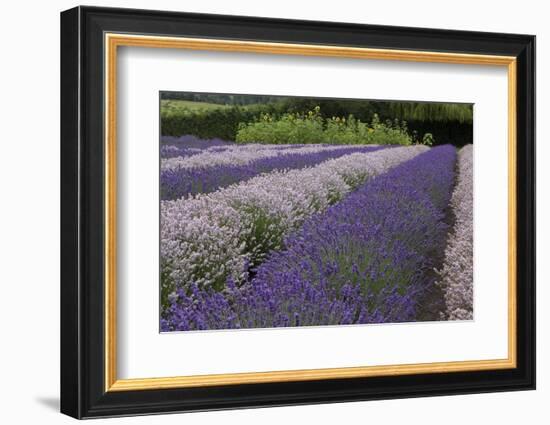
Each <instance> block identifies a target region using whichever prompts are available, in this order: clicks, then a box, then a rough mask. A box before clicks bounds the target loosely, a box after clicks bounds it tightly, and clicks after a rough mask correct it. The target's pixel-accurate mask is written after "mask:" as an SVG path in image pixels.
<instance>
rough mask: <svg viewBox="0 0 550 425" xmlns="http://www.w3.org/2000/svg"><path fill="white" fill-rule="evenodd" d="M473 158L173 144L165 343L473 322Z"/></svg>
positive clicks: (165, 220) (213, 141) (168, 173)
mask: <svg viewBox="0 0 550 425" xmlns="http://www.w3.org/2000/svg"><path fill="white" fill-rule="evenodd" d="M240 128H244V127H240ZM327 128H328V127H327ZM373 128H375V127H374V126H373ZM247 131H251V130H250V129H247ZM369 131H371V130H369ZM472 151H473V149H472V145H466V146H465V147H462V148H456V147H454V146H452V145H449V144H447V145H445V144H443V145H439V146H434V147H430V146H427V145H425V144H420V143H400V144H391V143H385V144H375V143H368V144H358V143H350V144H346V143H338V144H331V143H309V142H308V143H288V144H284V143H253V142H247V143H235V142H230V141H224V140H222V139H220V138H210V139H208V138H199V137H196V136H181V137H174V136H164V137H163V138H162V140H161V151H160V155H161V164H160V193H161V205H160V214H161V223H160V224H161V226H160V227H161V234H160V250H161V256H160V260H161V270H160V274H161V325H160V326H161V331H163V332H170V331H188V330H209V329H239V328H269V327H286V326H320V325H342V324H368V323H396V322H414V321H428V320H430V321H432V320H470V319H472V318H473V282H472V280H473V269H472V250H473V231H472V228H473V197H472V185H473V181H472V180H473V172H472Z"/></svg>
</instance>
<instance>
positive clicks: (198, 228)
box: [160, 146, 429, 303]
mask: <svg viewBox="0 0 550 425" xmlns="http://www.w3.org/2000/svg"><path fill="white" fill-rule="evenodd" d="M427 150H429V148H427V147H425V146H411V147H396V148H392V149H383V150H379V151H376V152H370V153H352V154H349V155H346V156H343V157H340V158H337V159H330V160H327V161H325V162H322V163H321V164H318V165H316V166H314V167H311V168H304V169H298V170H284V171H274V172H271V173H268V174H264V175H260V176H257V177H254V178H252V179H250V180H247V181H245V182H241V183H239V184H235V185H232V186H229V187H227V188H224V189H220V190H218V191H216V192H213V193H210V194H199V195H197V196H194V197H191V198H181V199H178V200H173V201H161V241H160V245H161V285H162V295H163V297H162V298H163V303H166V302H167V299H168V295H169V294H171V293H173V292H174V291H175V290H176V289H177V288H182V289H184V290H188V289H189V288H190V287H191V286H192V285H197V286H198V287H199V288H207V287H212V288H214V289H215V290H222V289H224V287H225V285H226V282H227V280H228V279H232V280H233V281H235V282H236V283H239V284H240V283H242V282H246V281H247V280H248V277H249V272H250V271H251V270H253V269H254V268H256V267H257V266H258V265H259V264H260V263H261V262H262V261H263V260H264V259H265V256H266V255H267V254H268V253H269V252H271V251H273V250H277V249H280V248H281V247H282V242H283V238H284V237H285V236H286V235H288V234H289V233H290V232H292V231H295V230H297V229H298V228H299V227H300V226H301V225H302V224H303V223H304V222H305V221H306V220H307V219H308V218H310V217H311V216H312V215H314V214H315V213H319V212H323V211H325V210H326V209H327V208H328V207H329V206H330V205H333V204H335V203H336V202H337V201H340V200H342V199H343V198H344V197H345V196H346V195H347V194H348V193H350V192H351V191H352V190H354V189H355V188H357V187H359V186H360V185H362V184H363V183H364V182H365V181H367V179H368V178H370V177H373V176H376V175H379V174H381V173H384V172H386V171H388V170H390V169H391V168H393V167H394V166H396V165H398V164H400V163H402V162H404V161H407V160H410V159H411V158H413V157H415V156H416V155H418V154H420V153H422V152H425V151H427Z"/></svg>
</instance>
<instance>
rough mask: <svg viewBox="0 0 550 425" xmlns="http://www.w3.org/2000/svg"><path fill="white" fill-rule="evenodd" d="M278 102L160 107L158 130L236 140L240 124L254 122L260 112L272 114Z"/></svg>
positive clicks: (175, 133)
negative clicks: (246, 104) (213, 106)
mask: <svg viewBox="0 0 550 425" xmlns="http://www.w3.org/2000/svg"><path fill="white" fill-rule="evenodd" d="M276 110H277V105H275V104H262V105H249V106H237V105H235V106H226V107H223V106H222V107H219V108H205V109H198V108H185V107H179V108H163V109H161V116H160V119H161V131H162V134H163V135H164V136H181V135H183V134H192V135H194V136H197V137H200V138H203V139H212V138H216V137H218V138H220V139H225V140H235V137H236V136H237V131H238V129H239V123H242V122H250V121H255V120H256V119H257V117H258V115H260V114H262V113H275V112H276Z"/></svg>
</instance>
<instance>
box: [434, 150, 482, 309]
mask: <svg viewBox="0 0 550 425" xmlns="http://www.w3.org/2000/svg"><path fill="white" fill-rule="evenodd" d="M472 154H473V146H472V145H467V146H465V147H464V148H462V149H461V150H460V152H459V153H458V176H457V184H456V186H455V189H454V191H453V194H452V197H451V207H452V209H453V212H454V215H455V224H454V227H453V230H452V232H451V234H450V235H449V239H448V242H447V247H446V248H445V260H444V263H443V268H442V269H441V270H440V271H439V274H440V276H441V279H440V281H439V285H440V286H441V288H442V289H443V292H444V297H445V304H446V312H445V314H444V317H445V318H447V319H449V320H471V319H472V318H473V203H474V198H473V191H472V189H473V155H472Z"/></svg>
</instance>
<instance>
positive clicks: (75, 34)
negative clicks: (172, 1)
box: [61, 7, 535, 418]
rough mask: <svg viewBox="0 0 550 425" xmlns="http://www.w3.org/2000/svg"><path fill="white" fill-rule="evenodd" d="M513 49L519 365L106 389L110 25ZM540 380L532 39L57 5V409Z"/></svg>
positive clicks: (162, 406) (171, 408) (492, 51)
mask: <svg viewBox="0 0 550 425" xmlns="http://www.w3.org/2000/svg"><path fill="white" fill-rule="evenodd" d="M105 32H117V33H132V34H136V33H137V34H154V35H167V36H178V37H180V36H185V37H197V38H215V39H232V40H258V41H265V42H276V43H308V44H321V45H331V46H348V47H349V46H352V47H370V48H381V49H400V50H422V51H433V52H450V53H474V54H486V55H507V56H514V57H516V58H517V170H516V171H517V282H518V285H517V312H516V313H517V339H516V341H517V367H516V368H514V369H504V370H484V371H473V372H452V373H429V374H425V373H423V374H415V375H404V376H383V377H370V378H346V379H327V380H317V381H300V382H273V383H260V384H243V385H226V386H210V387H194V388H172V389H157V390H142V391H118V392H106V391H105V382H104V380H105V373H104V371H105V360H104V358H105V357H104V354H105V342H104V332H105V326H104V313H105V311H104V309H105V304H104V297H105V293H104V286H103V280H104V270H105V264H104V262H105V260H104V232H103V229H104V226H105V220H104V214H103V211H104V207H105V205H104V204H105V201H104V173H105V164H104V156H105V152H104V146H103V143H102V140H103V136H104V105H105V99H104V91H103V87H104V84H105V76H104V69H103V65H104V53H105V52H104V48H105V46H104V33H105ZM534 388H535V37H534V36H531V35H518V34H499V33H481V32H469V31H451V30H434V29H420V28H406V27H390V26H374V25H357V24H349V23H333V22H314V21H298V20H285V19H265V18H255V17H241V16H221V15H204V14H192V13H177V12H162V11H148V10H147V11H146V10H132V9H111V8H97V7H76V8H73V9H70V10H67V11H65V12H62V13H61V412H62V413H65V414H67V415H70V416H73V417H75V418H93V417H106V416H121V415H137V414H153V413H164V412H187V411H203V410H218V409H234V408H244V407H260V406H281V405H297V404H315V403H329V402H344V401H354V400H375V399H387V398H404V397H418V396H435V395H451V394H467V393H483V392H494V391H512V390H529V389H534Z"/></svg>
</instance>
